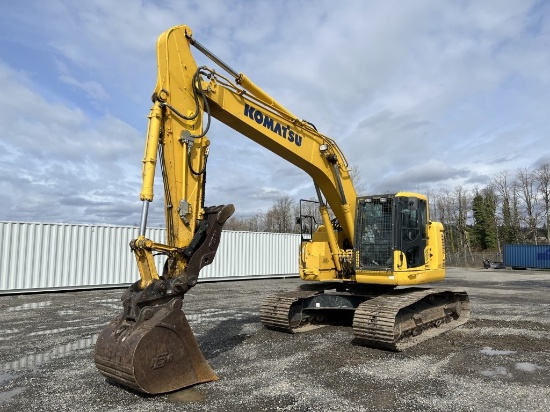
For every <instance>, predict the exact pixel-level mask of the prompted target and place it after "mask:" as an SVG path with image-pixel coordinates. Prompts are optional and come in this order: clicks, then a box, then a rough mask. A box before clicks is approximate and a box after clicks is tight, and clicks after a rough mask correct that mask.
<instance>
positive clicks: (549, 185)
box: [534, 163, 550, 244]
mask: <svg viewBox="0 0 550 412" xmlns="http://www.w3.org/2000/svg"><path fill="white" fill-rule="evenodd" d="M534 173H535V177H536V179H537V183H538V188H537V189H538V191H539V193H540V195H541V197H542V201H543V203H544V222H545V225H546V242H547V243H548V244H550V213H549V211H550V164H549V163H545V164H543V165H541V166H539V168H538V169H536V170H535V172H534Z"/></svg>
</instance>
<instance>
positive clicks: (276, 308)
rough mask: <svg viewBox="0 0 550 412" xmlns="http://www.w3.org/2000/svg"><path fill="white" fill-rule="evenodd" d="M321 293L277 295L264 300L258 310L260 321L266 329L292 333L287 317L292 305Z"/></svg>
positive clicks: (299, 292) (302, 292)
mask: <svg viewBox="0 0 550 412" xmlns="http://www.w3.org/2000/svg"><path fill="white" fill-rule="evenodd" d="M319 293H321V291H304V290H299V291H294V292H285V293H278V294H276V295H270V296H268V297H266V298H265V300H264V302H263V303H262V306H261V308H260V320H261V321H262V323H263V324H264V326H265V327H266V328H268V329H275V330H279V331H282V332H287V333H294V331H293V327H291V326H290V321H289V317H290V316H289V315H290V307H291V306H292V304H294V303H296V302H298V301H299V300H301V299H307V298H309V297H311V296H315V295H317V294H319Z"/></svg>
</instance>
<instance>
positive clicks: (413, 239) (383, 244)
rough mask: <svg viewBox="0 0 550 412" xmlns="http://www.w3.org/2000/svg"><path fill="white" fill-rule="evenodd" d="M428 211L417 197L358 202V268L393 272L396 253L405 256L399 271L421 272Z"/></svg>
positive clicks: (423, 262)
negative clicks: (419, 270) (411, 270)
mask: <svg viewBox="0 0 550 412" xmlns="http://www.w3.org/2000/svg"><path fill="white" fill-rule="evenodd" d="M427 225H428V210H427V202H426V199H423V198H421V197H419V196H417V195H412V194H409V195H406V196H396V195H395V194H393V195H392V194H385V195H380V196H365V197H361V198H358V208H357V228H358V230H356V239H355V245H357V253H355V268H356V269H359V270H370V271H388V270H390V271H393V270H394V252H395V251H399V252H401V253H402V255H399V256H400V260H401V259H403V260H404V261H405V262H401V261H400V262H399V263H398V264H399V267H402V266H403V263H405V264H406V267H407V268H418V267H421V266H423V265H424V264H425V263H426V262H425V258H424V249H425V248H426V247H427V242H428V239H427V231H426V227H427Z"/></svg>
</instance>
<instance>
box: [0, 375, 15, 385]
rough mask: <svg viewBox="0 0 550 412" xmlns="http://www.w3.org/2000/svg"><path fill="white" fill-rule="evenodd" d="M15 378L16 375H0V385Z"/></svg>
mask: <svg viewBox="0 0 550 412" xmlns="http://www.w3.org/2000/svg"><path fill="white" fill-rule="evenodd" d="M15 378H17V375H12V374H10V373H0V385H2V384H4V382H7V381H10V380H12V379H15Z"/></svg>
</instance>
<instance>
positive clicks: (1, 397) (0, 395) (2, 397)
mask: <svg viewBox="0 0 550 412" xmlns="http://www.w3.org/2000/svg"><path fill="white" fill-rule="evenodd" d="M25 389H26V388H25V387H20V388H14V389H12V390H10V391H6V392H0V405H2V404H3V403H4V402H5V401H7V400H9V399H11V398H13V397H14V396H16V395H18V394H20V393H21V392H23V391H24V390H25Z"/></svg>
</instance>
